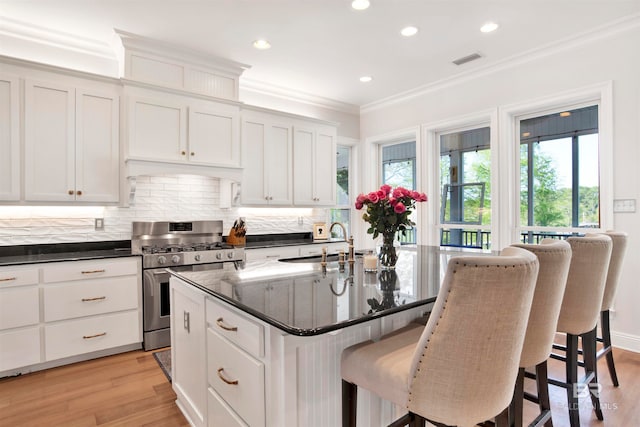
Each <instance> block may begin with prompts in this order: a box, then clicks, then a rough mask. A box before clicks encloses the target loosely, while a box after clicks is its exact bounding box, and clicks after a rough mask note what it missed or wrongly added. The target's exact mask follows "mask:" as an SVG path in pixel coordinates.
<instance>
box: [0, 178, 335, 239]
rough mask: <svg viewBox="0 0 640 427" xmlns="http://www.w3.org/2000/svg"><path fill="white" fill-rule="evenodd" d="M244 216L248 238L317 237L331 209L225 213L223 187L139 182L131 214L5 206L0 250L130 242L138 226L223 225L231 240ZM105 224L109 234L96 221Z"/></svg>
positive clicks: (201, 182) (212, 181)
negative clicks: (231, 231)
mask: <svg viewBox="0 0 640 427" xmlns="http://www.w3.org/2000/svg"><path fill="white" fill-rule="evenodd" d="M239 216H243V217H244V218H245V219H246V223H247V234H273V233H293V232H311V231H312V230H313V224H314V223H315V222H327V221H328V220H329V211H328V209H291V208H264V209H262V208H251V209H247V208H228V209H222V208H220V182H219V180H218V179H216V178H209V177H203V176H195V175H174V176H139V177H137V179H136V191H135V198H134V203H133V204H132V205H131V206H130V207H127V208H121V207H115V206H106V207H95V206H91V207H82V206H79V207H65V206H47V207H42V206H39V207H35V206H34V207H31V206H0V246H7V245H25V244H42V243H70V242H85V241H106V240H129V239H130V238H131V223H132V222H133V221H188V220H223V230H224V234H225V235H226V234H227V232H228V231H229V229H230V228H231V226H232V225H233V221H234V220H235V219H237V218H238V217H239ZM95 218H104V230H103V231H96V230H95V229H94V219H95Z"/></svg>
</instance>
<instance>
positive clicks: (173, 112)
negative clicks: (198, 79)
mask: <svg viewBox="0 0 640 427" xmlns="http://www.w3.org/2000/svg"><path fill="white" fill-rule="evenodd" d="M186 117H187V113H186V107H185V106H184V105H182V104H180V103H177V102H175V103H172V102H166V101H160V100H152V99H139V98H132V99H131V101H130V111H129V120H130V126H129V153H128V155H129V157H133V158H138V159H149V160H162V161H170V162H182V161H186V160H187V144H186V129H187V127H186Z"/></svg>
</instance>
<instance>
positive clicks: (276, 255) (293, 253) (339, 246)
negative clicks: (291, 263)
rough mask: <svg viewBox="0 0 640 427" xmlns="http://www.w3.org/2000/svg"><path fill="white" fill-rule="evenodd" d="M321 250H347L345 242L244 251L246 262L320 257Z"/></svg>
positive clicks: (336, 251)
mask: <svg viewBox="0 0 640 427" xmlns="http://www.w3.org/2000/svg"><path fill="white" fill-rule="evenodd" d="M322 248H327V253H328V254H336V253H338V251H345V253H346V252H347V250H348V245H347V243H346V242H327V243H314V244H308V245H292V246H274V247H269V248H255V249H247V250H245V257H246V260H247V261H256V260H265V259H283V258H297V257H304V256H314V255H322Z"/></svg>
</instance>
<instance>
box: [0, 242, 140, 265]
mask: <svg viewBox="0 0 640 427" xmlns="http://www.w3.org/2000/svg"><path fill="white" fill-rule="evenodd" d="M126 256H132V253H131V241H129V240H117V241H106V242H82V243H58V244H55V243H49V244H43V245H16V246H0V267H1V266H10V265H23V264H34V263H39V262H62V261H79V260H89V259H101V258H119V257H126Z"/></svg>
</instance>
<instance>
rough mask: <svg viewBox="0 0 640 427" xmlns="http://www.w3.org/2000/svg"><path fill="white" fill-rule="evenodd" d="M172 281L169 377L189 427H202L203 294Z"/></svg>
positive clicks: (203, 370) (205, 401) (203, 369)
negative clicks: (192, 426) (190, 426)
mask: <svg viewBox="0 0 640 427" xmlns="http://www.w3.org/2000/svg"><path fill="white" fill-rule="evenodd" d="M174 282H175V279H173V278H171V287H170V289H171V304H170V307H171V378H172V384H173V389H174V391H175V392H176V395H177V397H178V405H179V407H180V409H181V410H182V412H183V413H184V414H185V416H186V417H187V418H188V419H189V421H190V423H191V425H194V426H202V425H204V421H205V414H206V410H207V397H206V381H207V379H206V375H205V371H206V364H205V351H206V350H205V314H204V313H205V308H204V307H205V306H204V300H205V297H204V294H202V293H201V292H198V291H196V290H195V289H194V288H192V287H188V286H175V283H174Z"/></svg>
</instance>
